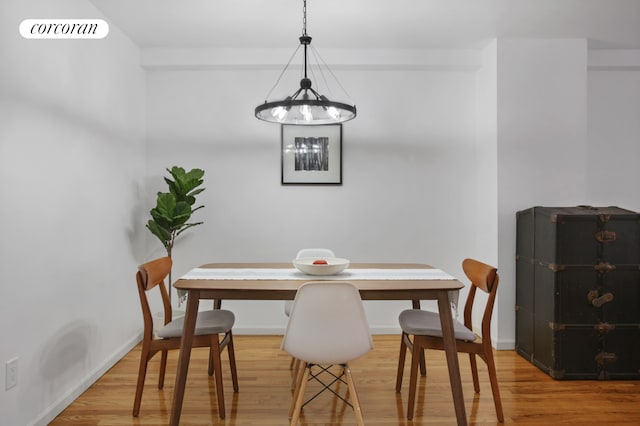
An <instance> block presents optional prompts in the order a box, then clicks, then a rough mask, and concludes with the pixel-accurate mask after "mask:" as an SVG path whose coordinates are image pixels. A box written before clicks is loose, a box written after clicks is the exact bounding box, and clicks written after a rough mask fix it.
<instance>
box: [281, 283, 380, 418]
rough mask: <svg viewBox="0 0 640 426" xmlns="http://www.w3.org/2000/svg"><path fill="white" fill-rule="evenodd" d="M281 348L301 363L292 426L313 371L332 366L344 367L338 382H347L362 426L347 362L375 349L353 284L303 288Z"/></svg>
mask: <svg viewBox="0 0 640 426" xmlns="http://www.w3.org/2000/svg"><path fill="white" fill-rule="evenodd" d="M282 349H283V350H285V351H287V352H288V353H289V354H291V355H292V356H293V357H294V358H296V359H298V360H300V361H301V362H302V368H300V369H299V371H298V374H297V377H296V386H295V391H294V393H293V395H294V396H293V401H292V403H291V408H290V410H289V415H290V417H291V425H297V423H298V418H299V417H300V411H301V409H302V406H303V401H304V393H305V389H306V386H307V381H308V380H309V378H310V377H311V378H316V376H315V374H314V373H313V372H312V371H311V368H312V367H313V366H321V365H328V364H333V365H340V367H341V373H340V376H338V377H339V378H340V379H339V380H340V381H342V377H343V376H344V377H345V378H346V382H347V386H348V389H349V395H350V396H349V399H350V400H351V403H350V405H351V406H352V407H353V409H354V412H355V416H356V420H357V423H358V425H363V424H364V420H363V418H362V411H361V409H360V403H359V402H358V396H357V394H356V389H355V386H354V384H353V378H352V377H351V370H350V369H349V364H348V363H349V362H351V361H353V360H355V359H357V358H359V357H361V356H363V355H365V354H366V353H368V352H369V351H370V350H371V349H373V341H372V340H371V333H370V332H369V324H368V322H367V318H366V315H365V312H364V306H363V304H362V299H361V298H360V292H359V291H358V289H357V288H356V286H355V285H353V284H352V283H350V282H346V281H311V282H308V283H305V284H303V285H302V286H300V288H299V289H298V292H297V293H296V298H295V300H294V302H293V305H292V307H291V312H290V315H289V323H288V324H287V329H286V331H285V335H284V339H283V340H282ZM325 388H326V386H325ZM345 402H347V401H346V400H345ZM347 403H348V402H347Z"/></svg>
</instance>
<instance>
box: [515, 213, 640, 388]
mask: <svg viewBox="0 0 640 426" xmlns="http://www.w3.org/2000/svg"><path fill="white" fill-rule="evenodd" d="M516 350H517V351H518V353H519V354H521V355H522V356H524V357H525V358H527V359H528V360H530V361H531V362H532V363H534V364H535V365H536V366H538V367H539V368H540V369H542V370H543V371H545V372H547V373H548V374H549V375H550V376H551V377H553V378H556V379H640V214H638V213H636V212H632V211H629V210H625V209H621V208H618V207H588V206H579V207H533V208H531V209H527V210H523V211H520V212H518V213H517V242H516Z"/></svg>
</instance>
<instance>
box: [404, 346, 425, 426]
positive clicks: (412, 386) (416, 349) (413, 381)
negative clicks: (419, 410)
mask: <svg viewBox="0 0 640 426" xmlns="http://www.w3.org/2000/svg"><path fill="white" fill-rule="evenodd" d="M419 340H420V337H419V336H413V351H411V372H410V373H409V398H408V402H407V419H408V420H411V419H413V411H414V409H415V405H416V387H417V385H418V364H419V363H420V352H422V348H421V346H420V344H419V343H420V342H419Z"/></svg>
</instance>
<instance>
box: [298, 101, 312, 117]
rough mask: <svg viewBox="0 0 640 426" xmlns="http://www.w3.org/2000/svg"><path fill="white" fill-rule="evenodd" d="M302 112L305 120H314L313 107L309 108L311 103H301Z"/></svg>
mask: <svg viewBox="0 0 640 426" xmlns="http://www.w3.org/2000/svg"><path fill="white" fill-rule="evenodd" d="M300 114H302V117H304V120H305V121H311V120H313V115H311V108H309V105H301V106H300Z"/></svg>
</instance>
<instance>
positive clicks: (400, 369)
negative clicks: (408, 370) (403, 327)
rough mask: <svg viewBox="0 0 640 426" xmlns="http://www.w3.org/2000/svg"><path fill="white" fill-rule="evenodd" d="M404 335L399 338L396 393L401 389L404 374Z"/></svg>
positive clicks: (405, 345) (405, 349)
mask: <svg viewBox="0 0 640 426" xmlns="http://www.w3.org/2000/svg"><path fill="white" fill-rule="evenodd" d="M404 339H405V334H404V333H402V335H401V336H400V354H399V355H398V375H397V376H396V392H400V390H401V389H402V375H403V374H404V363H405V359H406V355H407V344H406V343H405V342H404Z"/></svg>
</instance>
